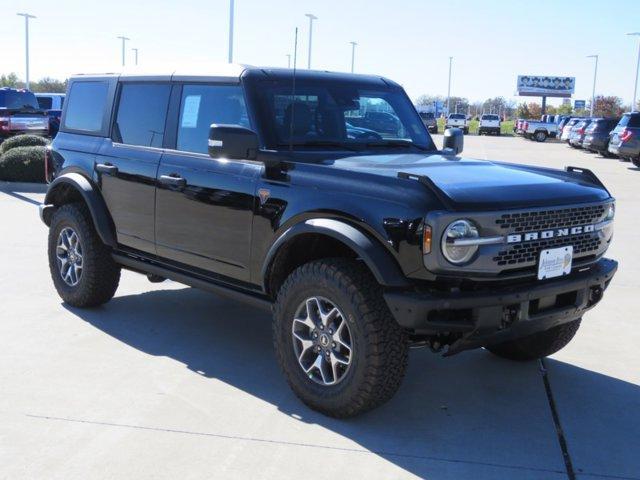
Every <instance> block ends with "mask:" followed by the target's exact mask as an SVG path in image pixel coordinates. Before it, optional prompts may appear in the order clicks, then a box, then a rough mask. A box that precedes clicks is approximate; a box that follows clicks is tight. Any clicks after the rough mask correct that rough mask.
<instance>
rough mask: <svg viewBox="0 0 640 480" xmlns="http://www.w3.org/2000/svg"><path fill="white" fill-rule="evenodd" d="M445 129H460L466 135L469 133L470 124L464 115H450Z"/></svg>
mask: <svg viewBox="0 0 640 480" xmlns="http://www.w3.org/2000/svg"><path fill="white" fill-rule="evenodd" d="M444 128H445V129H446V128H460V129H462V131H463V132H464V133H465V134H466V133H469V122H468V121H467V116H466V115H465V114H464V113H450V114H449V116H448V117H447V121H446V124H445V126H444Z"/></svg>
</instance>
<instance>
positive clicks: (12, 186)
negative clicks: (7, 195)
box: [0, 181, 48, 193]
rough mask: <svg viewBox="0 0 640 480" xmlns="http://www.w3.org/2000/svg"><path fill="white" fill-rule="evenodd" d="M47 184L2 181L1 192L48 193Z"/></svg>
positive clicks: (0, 184) (0, 182)
mask: <svg viewBox="0 0 640 480" xmlns="http://www.w3.org/2000/svg"><path fill="white" fill-rule="evenodd" d="M47 187H48V185H47V184H46V183H27V182H5V181H0V192H23V193H46V192H47Z"/></svg>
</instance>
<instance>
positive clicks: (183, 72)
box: [71, 63, 397, 86]
mask: <svg viewBox="0 0 640 480" xmlns="http://www.w3.org/2000/svg"><path fill="white" fill-rule="evenodd" d="M242 76H247V77H252V78H259V77H262V78H265V79H266V78H273V79H281V80H287V79H290V78H292V76H293V69H289V68H272V67H255V66H251V65H242V64H235V63H225V64H207V65H203V66H200V67H198V68H189V69H176V70H169V71H150V70H144V69H141V68H139V67H135V68H130V69H125V70H124V71H122V72H111V73H87V74H76V75H72V76H71V80H72V81H77V80H90V79H104V78H119V79H121V80H124V81H127V80H148V81H199V82H206V81H215V82H221V81H222V82H229V83H238V82H239V81H240V78H241V77H242ZM296 79H299V80H312V79H333V80H340V81H345V82H354V81H355V82H362V83H373V84H378V85H380V86H384V85H388V86H391V85H393V86H397V83H395V82H393V81H392V80H389V79H386V78H383V77H380V76H375V75H362V74H353V73H343V72H330V71H321V70H306V69H297V70H296Z"/></svg>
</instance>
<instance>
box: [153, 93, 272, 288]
mask: <svg viewBox="0 0 640 480" xmlns="http://www.w3.org/2000/svg"><path fill="white" fill-rule="evenodd" d="M174 88H176V87H174ZM177 88H180V91H179V92H177V94H176V92H174V95H173V96H172V107H171V108H170V111H171V112H175V113H174V114H173V115H175V117H176V118H175V120H172V119H171V118H170V120H169V122H170V124H171V123H172V122H173V124H175V125H174V126H175V129H172V131H174V130H175V138H174V139H173V144H174V147H175V148H174V149H172V150H166V151H165V153H164V155H163V156H162V160H161V162H160V168H159V170H158V177H157V192H156V248H157V253H158V255H159V256H160V257H163V258H165V259H169V260H173V261H175V262H178V263H180V264H185V265H188V266H190V267H196V268H198V269H201V270H204V271H206V272H208V273H215V274H218V275H222V276H224V277H229V278H231V279H234V280H240V281H248V280H249V261H250V252H251V225H252V220H253V211H254V206H255V201H256V198H255V185H256V181H257V178H258V176H259V175H260V173H261V171H262V165H261V164H259V163H257V162H252V161H238V160H226V159H213V158H211V157H209V155H208V154H207V148H208V139H209V127H210V125H211V124H212V123H220V124H237V125H243V126H247V127H248V126H249V120H248V118H247V112H246V108H245V103H244V97H243V94H242V89H241V87H240V86H239V85H211V84H192V85H189V84H186V85H182V86H181V87H177ZM171 115H172V114H171V113H170V116H171Z"/></svg>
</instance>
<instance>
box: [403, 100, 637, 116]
mask: <svg viewBox="0 0 640 480" xmlns="http://www.w3.org/2000/svg"><path fill="white" fill-rule="evenodd" d="M434 102H438V103H441V104H442V105H444V106H446V104H447V99H446V97H444V96H441V95H421V96H420V97H418V98H417V100H416V105H417V106H422V107H429V106H432V105H433V104H434ZM449 108H450V110H451V113H464V114H467V115H471V116H472V117H479V116H480V115H482V114H484V113H493V114H495V115H500V116H502V118H504V119H509V118H535V119H538V118H540V116H541V115H542V105H540V103H538V102H522V103H520V104H516V102H514V101H512V100H507V99H505V98H504V97H494V98H488V99H486V100H484V101H482V102H470V101H469V100H468V99H467V98H464V97H451V98H450V99H449ZM636 110H640V101H639V102H638V105H637V106H636ZM629 111H631V105H624V103H623V101H622V99H621V98H620V97H616V96H615V95H598V96H596V98H595V108H594V111H593V114H594V116H596V117H619V116H620V115H622V114H623V113H624V112H629ZM546 113H547V114H549V115H577V116H584V117H588V116H589V115H590V114H591V110H590V109H578V110H575V109H574V108H573V106H572V105H571V103H566V104H562V105H560V106H557V107H556V106H553V105H547V110H546Z"/></svg>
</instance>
